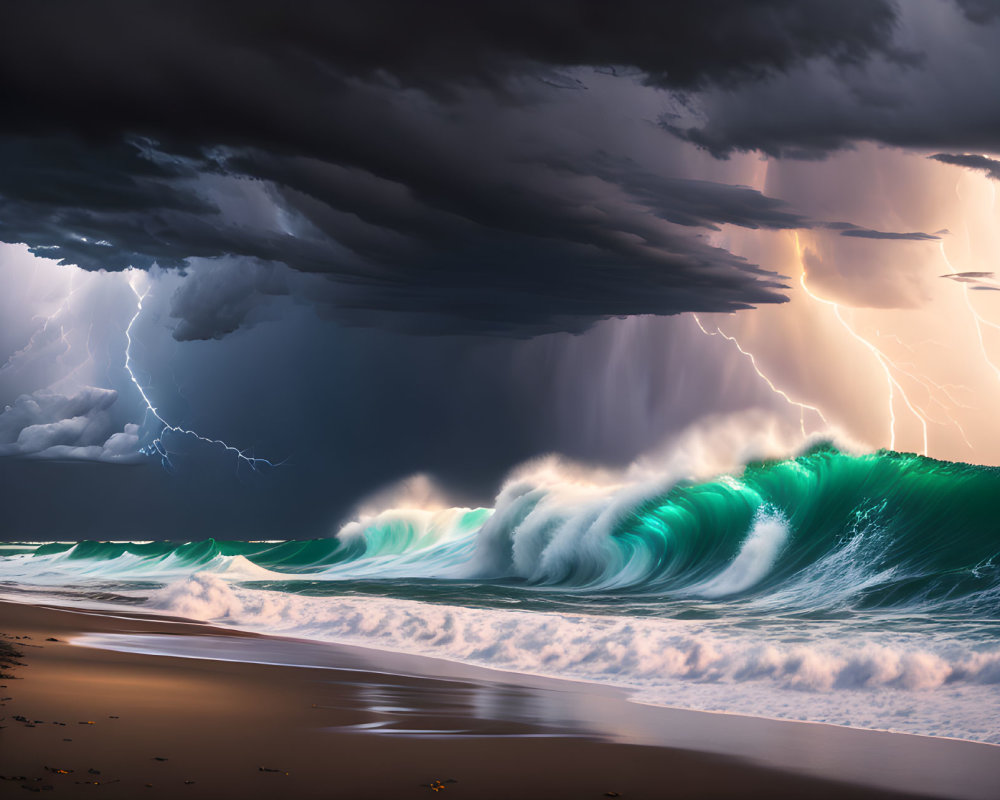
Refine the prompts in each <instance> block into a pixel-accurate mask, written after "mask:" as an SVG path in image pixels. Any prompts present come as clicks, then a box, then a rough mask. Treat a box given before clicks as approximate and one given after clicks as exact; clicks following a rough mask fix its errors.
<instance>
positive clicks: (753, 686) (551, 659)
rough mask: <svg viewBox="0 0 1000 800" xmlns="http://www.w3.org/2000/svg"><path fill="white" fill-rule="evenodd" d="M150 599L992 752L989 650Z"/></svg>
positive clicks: (250, 593) (213, 583)
mask: <svg viewBox="0 0 1000 800" xmlns="http://www.w3.org/2000/svg"><path fill="white" fill-rule="evenodd" d="M747 574H748V573H747ZM151 602H152V603H153V604H154V605H156V606H157V607H159V608H161V609H162V610H164V611H168V612H170V613H173V614H180V615H183V616H189V617H194V618H198V619H205V620H210V621H213V622H216V623H220V624H224V625H230V626H234V627H238V628H242V629H249V630H256V631H261V632H267V633H274V634H284V635H291V636H297V637H302V638H310V639H317V640H322V641H329V642H342V643H350V644H358V645H362V646H368V647H376V648H382V649H389V650H395V651H401V652H409V653H414V654H420V655H428V656H434V657H439V658H447V659H451V660H455V661H461V662H464V663H469V664H476V665H480V666H486V667H493V668H496V669H502V670H509V671H516V672H521V673H528V674H537V675H546V676H552V677H560V678H570V679H576V680H584V681H594V682H599V683H604V684H610V685H615V686H620V687H625V688H629V689H633V690H635V691H636V692H637V693H638V694H637V697H638V699H640V700H641V701H645V702H651V703H655V704H663V705H671V706H680V707H686V708H694V709H704V710H720V711H730V712H736V713H748V714H761V713H764V714H765V715H767V716H774V717H782V718H789V719H804V720H812V721H818V722H831V723H836V724H844V725H851V726H855V727H869V728H891V729H895V730H902V731H908V732H911V733H922V734H929V735H943V736H953V737H958V738H968V739H975V740H979V741H987V742H996V743H1000V691H998V684H1000V651H997V650H991V651H982V652H977V651H974V650H971V649H967V648H963V647H960V646H958V645H956V644H955V643H951V644H948V645H944V646H942V647H941V648H940V650H935V649H933V648H932V647H931V646H929V643H928V640H927V638H926V637H921V636H913V635H910V636H907V635H903V634H893V635H892V636H891V637H887V636H886V635H884V634H883V635H881V636H879V637H878V639H877V640H876V639H872V640H865V639H864V638H859V637H858V636H857V635H856V634H853V635H851V636H850V637H849V638H848V637H844V638H842V639H838V638H837V637H836V636H835V635H833V636H831V637H827V638H824V639H818V640H814V641H801V638H802V637H801V636H799V637H794V636H782V635H780V632H778V634H777V635H776V633H775V632H773V631H772V632H766V631H762V630H759V629H745V628H737V627H735V626H729V625H723V624H721V623H717V622H715V623H713V622H691V621H681V620H668V619H637V618H621V617H606V616H596V615H593V616H592V615H585V614H554V613H537V612H528V611H510V610H496V609H480V608H468V607H457V606H447V605H438V604H428V603H422V602H416V601H407V600H399V599H387V598H379V597H364V598H358V597H305V596H301V595H287V594H282V593H278V592H268V591H259V590H253V589H248V588H246V587H242V586H233V585H231V584H229V583H227V582H226V581H225V580H223V579H222V578H220V577H218V576H212V575H207V574H199V575H196V576H194V577H192V578H190V579H187V580H184V581H180V582H177V583H175V584H173V585H171V586H168V587H166V588H165V589H163V590H162V591H160V592H158V593H157V594H156V595H155V596H154V597H153V598H152V599H151ZM785 633H786V634H787V631H786V632H785ZM794 638H799V639H800V641H786V640H785V639H794Z"/></svg>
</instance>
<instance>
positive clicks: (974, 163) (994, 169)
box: [931, 153, 1000, 181]
mask: <svg viewBox="0 0 1000 800" xmlns="http://www.w3.org/2000/svg"><path fill="white" fill-rule="evenodd" d="M931 158H932V159H934V160H935V161H940V162H941V163H942V164H953V165H955V166H956V167H967V168H968V169H974V170H978V171H979V172H985V173H986V175H987V176H988V177H990V178H992V179H993V180H995V181H1000V161H997V160H996V159H995V158H987V157H986V156H977V155H967V154H966V155H959V154H953V153H938V154H937V155H933V156H931Z"/></svg>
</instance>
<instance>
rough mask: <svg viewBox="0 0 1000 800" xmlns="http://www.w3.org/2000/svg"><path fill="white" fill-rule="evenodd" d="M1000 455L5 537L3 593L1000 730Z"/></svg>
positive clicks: (925, 724)
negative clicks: (320, 515) (234, 536)
mask: <svg viewBox="0 0 1000 800" xmlns="http://www.w3.org/2000/svg"><path fill="white" fill-rule="evenodd" d="M998 494H1000V472H998V471H997V470H994V469H988V468H982V467H974V466H970V465H964V464H948V463H944V462H937V461H933V460H930V459H924V458H920V457H918V456H912V455H905V454H898V453H876V454H871V455H867V456H852V455H846V454H843V453H840V452H838V451H837V450H835V449H834V448H832V447H830V446H819V447H816V448H814V449H813V450H811V451H809V452H807V453H804V454H802V455H801V456H799V457H798V458H795V459H789V460H784V461H773V462H754V463H750V464H748V465H747V466H746V467H745V469H744V470H743V472H742V473H741V474H739V475H733V476H723V477H721V478H718V479H716V480H712V481H703V482H691V481H677V482H673V483H669V484H668V483H664V482H660V483H656V482H654V483H648V482H647V483H634V484H630V483H627V482H625V483H619V484H614V483H611V484H608V485H605V486H602V487H597V488H594V487H592V486H589V485H585V484H582V483H580V482H579V481H577V480H569V479H567V480H566V481H564V482H562V483H561V482H560V481H559V480H557V479H555V478H553V476H551V475H548V476H546V477H545V479H544V480H534V479H532V478H531V477H530V476H528V477H520V478H516V479H514V480H512V481H511V482H510V483H509V484H508V485H507V486H506V487H505V488H504V490H503V492H501V494H500V496H499V497H498V498H497V502H496V507H495V508H493V509H461V508H453V509H441V510H437V511H427V510H408V509H388V510H383V511H380V512H376V513H372V514H369V515H367V516H365V517H364V518H363V519H359V520H357V521H355V522H353V523H351V524H349V525H348V526H346V527H345V528H344V529H343V530H341V531H340V533H339V534H338V535H337V536H335V537H331V538H329V539H322V540H312V541H288V542H273V541H269V542H229V541H214V540H211V539H208V540H204V541H199V542H182V543H177V542H145V543H136V544H133V543H122V542H81V543H78V544H41V545H32V546H30V547H28V546H25V547H23V548H20V549H17V548H13V549H10V550H6V551H2V552H0V589H2V588H3V585H4V584H6V586H8V587H9V588H11V589H12V590H16V589H18V588H20V589H29V588H30V589H34V590H39V591H41V590H45V591H49V590H51V591H53V592H56V591H57V592H58V593H59V595H60V597H63V598H66V597H72V598H76V599H77V600H78V601H79V602H84V603H87V602H96V600H95V598H96V599H99V600H100V601H101V602H102V603H103V602H105V601H108V599H109V598H110V599H111V601H119V602H125V601H129V602H133V603H141V604H144V605H145V606H146V607H147V608H150V609H152V610H158V611H161V612H164V613H170V614H180V615H183V616H188V617H193V618H197V619H202V620H207V621H211V622H214V623H216V624H220V625H228V626H233V627H238V628H243V629H247V630H253V631H258V632H262V633H273V634H281V635H286V636H295V637H300V638H307V639H315V640H319V641H325V642H344V643H351V644H357V645H362V646H365V647H374V648H380V649H388V650H394V651H398V652H407V653H413V654H418V655H426V656H434V657H437V658H445V659H450V660H453V661H457V662H463V663H468V664H475V665H479V666H484V667H491V668H494V669H501V670H508V671H515V672H520V673H530V674H536V675H543V676H551V677H559V678H570V679H575V680H582V681H591V682H597V683H602V684H607V685H612V686H618V687H622V688H626V689H629V690H630V691H632V692H634V693H635V696H636V697H637V698H638V699H640V700H642V701H644V702H650V703H659V704H664V705H671V706H680V707H685V708H692V709H702V710H712V711H728V712H736V713H745V714H762V715H765V716H772V717H778V718H787V719H800V720H812V721H819V722H831V723H836V724H842V725H851V726H855V727H868V728H880V729H885V728H888V729H894V730H901V731H908V732H911V733H921V734H930V735H937V736H950V737H956V738H967V739H974V740H979V741H985V742H994V743H1000V728H998V724H1000V723H998V720H1000V691H998V688H1000V631H998V621H1000V567H998V564H1000V542H998V540H997V537H996V533H995V531H996V522H995V511H994V505H995V503H994V498H995V497H996V496H998Z"/></svg>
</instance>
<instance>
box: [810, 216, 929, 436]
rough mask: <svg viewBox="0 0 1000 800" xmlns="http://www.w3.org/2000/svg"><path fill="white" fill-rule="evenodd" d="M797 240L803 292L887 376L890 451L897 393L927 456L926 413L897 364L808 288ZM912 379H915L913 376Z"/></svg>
mask: <svg viewBox="0 0 1000 800" xmlns="http://www.w3.org/2000/svg"><path fill="white" fill-rule="evenodd" d="M793 236H794V238H795V249H796V252H797V253H798V255H799V262H800V264H801V265H802V273H801V275H800V276H799V284H800V285H801V286H802V291H804V292H805V293H806V295H807V296H808V297H810V298H811V299H812V300H815V301H816V302H817V303H821V304H823V305H826V306H830V307H831V308H832V309H833V315H834V316H835V317H836V318H837V321H838V322H839V323H840V324H841V326H843V328H844V330H846V331H847V333H848V334H849V335H850V337H851V338H852V339H854V340H855V341H856V342H858V343H859V344H861V345H862V346H863V347H864V348H865V349H866V350H868V352H869V353H871V354H872V356H874V358H875V360H876V361H877V362H878V365H879V366H880V367H881V368H882V372H883V373H884V374H885V381H886V385H887V386H888V388H889V449H890V450H895V449H896V392H899V395H900V397H902V398H903V402H904V403H905V404H906V407H907V408H908V409H909V410H910V412H911V413H912V414H913V416H915V417H916V418H917V419H918V420H919V421H920V425H921V428H922V429H923V434H924V449H923V455H925V456H926V455H927V419H926V417H925V416H924V414H925V412H922V411H919V410H918V408H917V407H916V406H915V405H914V404H913V403H911V402H910V398H909V397H908V396H907V394H906V390H905V389H904V388H903V387H902V385H901V384H900V383H899V381H898V380H896V377H895V376H894V375H893V373H892V370H893V369H897V370H898V369H899V368H898V367H897V366H896V364H894V363H893V361H892V360H891V359H890V358H889V357H888V356H887V355H886V354H885V353H883V352H882V351H881V350H880V349H879V348H877V347H876V346H875V345H874V344H872V343H871V342H869V341H868V340H867V339H866V338H865V337H864V336H862V335H861V334H859V333H858V332H857V331H855V330H854V328H852V327H851V325H850V323H848V322H847V320H846V319H844V316H843V314H841V311H840V306H839V305H838V304H837V303H835V302H833V301H832V300H827V299H826V298H823V297H820V296H819V295H817V294H815V293H814V292H812V291H811V290H810V289H809V287H808V286H806V265H805V259H804V258H803V250H802V245H801V243H800V242H799V234H798V232H797V231H794V232H793ZM899 371H900V372H903V373H904V374H907V375H909V373H906V372H905V371H904V370H899ZM910 377H913V376H912V375H911V376H910Z"/></svg>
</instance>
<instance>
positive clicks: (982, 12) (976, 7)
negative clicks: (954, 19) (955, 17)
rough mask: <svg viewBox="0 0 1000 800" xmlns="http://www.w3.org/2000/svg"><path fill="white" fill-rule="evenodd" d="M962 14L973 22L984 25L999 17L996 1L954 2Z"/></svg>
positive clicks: (968, 0) (973, 0)
mask: <svg viewBox="0 0 1000 800" xmlns="http://www.w3.org/2000/svg"><path fill="white" fill-rule="evenodd" d="M955 2H956V3H958V6H959V8H961V9H962V13H963V14H965V16H967V17H968V18H969V19H970V20H972V21H973V22H978V23H980V24H984V23H987V22H990V21H992V20H994V19H996V18H997V17H1000V3H998V2H997V0H955Z"/></svg>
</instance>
